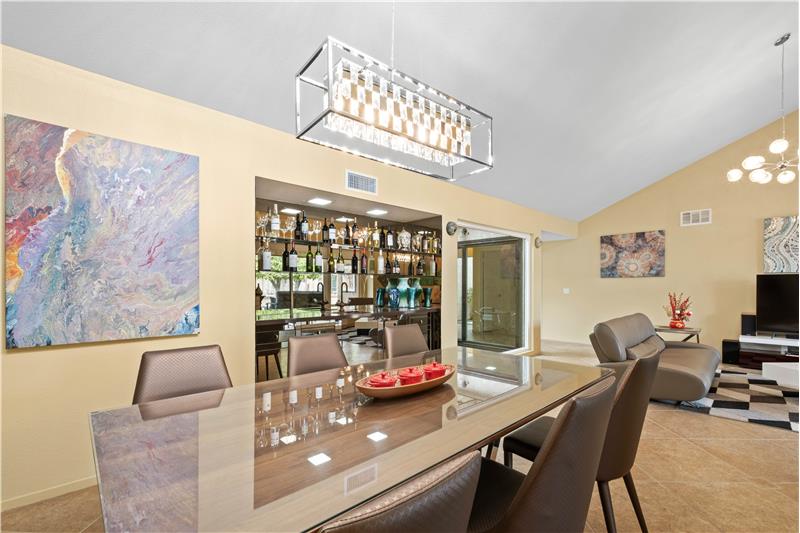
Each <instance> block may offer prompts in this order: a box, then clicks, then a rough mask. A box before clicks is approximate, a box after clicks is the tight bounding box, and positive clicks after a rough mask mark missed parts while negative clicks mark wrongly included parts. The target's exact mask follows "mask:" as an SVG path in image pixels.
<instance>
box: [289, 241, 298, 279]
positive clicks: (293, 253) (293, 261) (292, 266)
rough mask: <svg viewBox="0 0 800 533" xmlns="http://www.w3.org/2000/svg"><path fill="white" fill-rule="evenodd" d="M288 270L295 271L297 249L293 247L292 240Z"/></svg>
mask: <svg viewBox="0 0 800 533" xmlns="http://www.w3.org/2000/svg"><path fill="white" fill-rule="evenodd" d="M289 272H297V250H295V249H294V241H292V249H291V251H290V252H289Z"/></svg>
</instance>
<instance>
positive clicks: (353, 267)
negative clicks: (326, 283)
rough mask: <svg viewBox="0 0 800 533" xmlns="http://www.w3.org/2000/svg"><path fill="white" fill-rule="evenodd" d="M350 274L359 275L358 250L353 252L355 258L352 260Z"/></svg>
mask: <svg viewBox="0 0 800 533" xmlns="http://www.w3.org/2000/svg"><path fill="white" fill-rule="evenodd" d="M350 272H351V273H353V274H358V250H353V257H351V258H350Z"/></svg>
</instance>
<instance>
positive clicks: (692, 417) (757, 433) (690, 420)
mask: <svg viewBox="0 0 800 533" xmlns="http://www.w3.org/2000/svg"><path fill="white" fill-rule="evenodd" d="M651 405H652V404H651ZM647 418H648V419H649V420H651V421H653V422H656V423H657V424H658V425H660V426H663V427H665V428H667V429H669V430H671V431H674V432H675V433H677V434H678V435H680V436H682V437H686V438H714V439H742V438H751V439H781V440H794V441H796V440H797V433H793V432H791V431H788V430H785V429H780V428H772V427H768V426H764V425H761V424H753V423H749V422H740V421H738V420H729V419H727V418H721V417H718V416H711V415H707V414H705V413H693V412H691V411H687V410H685V409H676V410H674V411H653V410H652V409H651V410H650V411H649V412H648V414H647Z"/></svg>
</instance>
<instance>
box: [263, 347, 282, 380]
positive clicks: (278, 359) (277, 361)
mask: <svg viewBox="0 0 800 533" xmlns="http://www.w3.org/2000/svg"><path fill="white" fill-rule="evenodd" d="M272 355H273V356H274V357H275V366H276V367H277V368H278V377H279V378H282V377H283V371H282V370H281V353H280V352H278V353H275V354H272ZM265 359H266V358H265ZM267 364H269V361H267Z"/></svg>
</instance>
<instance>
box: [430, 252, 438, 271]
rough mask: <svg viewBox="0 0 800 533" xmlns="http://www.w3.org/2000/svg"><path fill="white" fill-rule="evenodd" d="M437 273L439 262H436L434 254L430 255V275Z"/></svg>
mask: <svg viewBox="0 0 800 533" xmlns="http://www.w3.org/2000/svg"><path fill="white" fill-rule="evenodd" d="M438 275H439V263H437V262H436V256H431V276H438Z"/></svg>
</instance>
